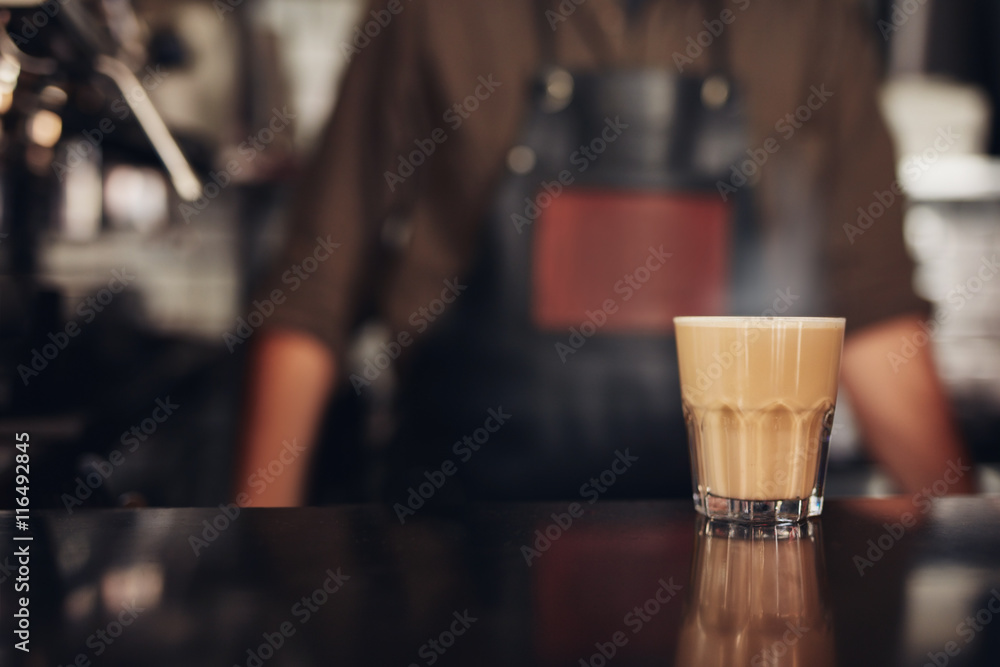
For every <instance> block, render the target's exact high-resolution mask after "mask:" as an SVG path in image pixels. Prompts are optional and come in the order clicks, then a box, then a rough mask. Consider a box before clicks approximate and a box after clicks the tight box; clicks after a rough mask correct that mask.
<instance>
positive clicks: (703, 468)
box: [674, 317, 844, 523]
mask: <svg viewBox="0 0 1000 667" xmlns="http://www.w3.org/2000/svg"><path fill="white" fill-rule="evenodd" d="M674 326H675V330H676V337H677V354H678V358H679V361H680V377H681V398H682V401H683V404H684V419H685V421H686V422H687V429H688V440H689V446H690V448H691V467H692V475H693V478H694V480H693V481H694V503H695V508H696V509H697V510H698V511H699V512H701V513H702V514H705V515H706V516H708V517H710V518H715V519H727V520H735V521H741V522H749V523H775V522H787V521H802V520H804V519H806V518H808V517H810V516H817V515H819V514H820V512H821V511H822V509H823V484H824V481H825V478H826V463H827V454H828V452H829V442H830V429H831V427H832V426H833V410H834V405H835V404H836V402H837V381H838V375H839V373H840V353H841V349H842V347H843V341H844V320H843V319H842V318H813V317H773V318H772V317H677V318H674Z"/></svg>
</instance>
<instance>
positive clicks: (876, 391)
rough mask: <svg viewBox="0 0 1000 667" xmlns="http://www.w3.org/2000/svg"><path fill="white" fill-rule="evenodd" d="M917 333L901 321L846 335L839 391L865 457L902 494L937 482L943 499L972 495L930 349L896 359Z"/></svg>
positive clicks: (966, 460)
mask: <svg viewBox="0 0 1000 667" xmlns="http://www.w3.org/2000/svg"><path fill="white" fill-rule="evenodd" d="M922 331H923V330H922V329H921V328H920V327H919V319H918V318H917V317H902V318H897V319H893V320H890V321H888V322H885V323H882V324H878V325H876V326H872V327H869V328H866V329H863V330H862V331H860V332H858V333H856V334H852V335H851V336H850V337H849V338H848V339H847V341H845V344H844V356H843V364H842V378H843V385H844V388H845V389H846V390H847V392H848V395H849V398H850V399H851V406H852V408H853V409H854V414H855V416H856V418H857V421H858V423H859V425H860V426H861V431H862V435H863V437H864V440H865V443H866V444H867V445H868V446H869V449H870V452H871V454H872V456H873V458H875V459H876V460H877V461H879V462H881V463H882V464H883V465H884V466H885V468H886V469H887V471H888V472H889V474H890V475H891V476H892V477H893V479H894V480H895V481H896V483H897V484H899V486H900V487H901V489H902V490H903V491H905V492H908V493H917V492H920V491H922V490H924V489H927V488H930V487H931V486H932V485H934V483H935V482H939V480H943V481H944V483H945V484H946V485H947V487H948V492H949V493H969V492H973V491H974V490H975V478H974V474H973V471H971V470H965V467H968V466H971V465H972V459H971V457H970V456H969V453H968V451H967V450H966V448H965V446H964V444H963V443H962V441H961V438H960V436H959V434H958V431H957V429H956V427H955V423H954V420H953V418H952V415H951V410H950V407H949V404H948V400H947V397H946V395H945V393H944V389H943V387H942V385H941V382H940V380H939V379H938V375H937V370H936V368H935V367H934V360H933V357H932V354H931V349H930V345H925V346H923V347H919V348H916V350H917V351H916V354H915V355H912V356H911V357H909V358H907V357H905V356H903V353H902V346H903V340H904V339H905V340H913V335H914V333H916V332H922ZM908 350H909V348H908ZM893 354H895V355H896V356H891V355H893ZM941 486H942V485H941V484H940V483H939V484H938V488H939V489H940V488H941Z"/></svg>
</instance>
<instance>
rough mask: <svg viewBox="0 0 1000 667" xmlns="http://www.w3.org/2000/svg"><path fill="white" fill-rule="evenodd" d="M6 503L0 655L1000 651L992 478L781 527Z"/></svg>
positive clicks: (397, 658)
mask: <svg viewBox="0 0 1000 667" xmlns="http://www.w3.org/2000/svg"><path fill="white" fill-rule="evenodd" d="M237 510H238V513H237ZM0 517H2V519H3V520H2V521H0V544H2V545H3V547H2V550H0V554H3V556H2V557H0V600H2V602H0V607H2V608H3V614H2V618H0V630H2V636H3V637H4V640H3V642H2V645H0V664H3V665H16V664H24V665H81V666H85V665H109V666H110V665H130V666H131V665H148V666H156V665H218V666H220V667H230V666H233V665H240V666H245V667H263V666H265V665H266V666H267V667H273V666H279V665H282V666H283V665H331V664H336V665H399V666H401V667H408V666H410V665H418V666H423V665H427V666H429V665H553V666H560V665H566V666H578V665H585V666H586V665H591V666H593V667H600V666H602V665H609V666H610V665H614V666H618V665H620V666H627V665H664V666H665V665H720V666H722V665H727V666H728V665H751V666H754V667H756V666H757V665H816V666H824V665H852V666H853V665H879V666H881V667H886V666H892V665H907V666H908V665H914V666H921V665H925V664H928V665H936V666H938V667H940V666H942V665H998V664H1000V498H998V497H968V498H946V499H935V500H933V501H932V500H931V499H929V498H927V497H912V498H911V497H899V498H888V499H878V500H875V499H864V500H861V499H859V500H835V501H828V503H827V506H826V509H825V511H824V515H823V517H822V518H821V519H819V520H814V521H811V522H809V523H807V524H803V525H802V526H800V527H797V528H793V529H789V530H779V531H773V530H756V529H754V530H748V529H743V528H738V527H734V526H732V525H728V524H713V523H707V522H705V521H703V520H701V519H699V518H698V517H697V515H696V514H695V513H694V510H693V509H692V507H691V503H690V502H677V501H672V502H671V501H663V502H604V501H601V502H597V503H594V504H588V503H587V502H586V501H581V502H579V503H569V502H566V503H545V504H496V505H470V506H467V507H463V508H457V509H454V510H452V511H450V512H449V511H444V512H442V511H441V510H436V511H431V510H430V509H429V508H423V509H421V510H418V511H416V512H415V513H414V514H413V515H410V514H404V515H403V516H402V520H401V519H400V516H399V515H397V513H396V512H395V511H393V509H392V508H391V507H384V506H376V505H370V506H342V507H330V508H309V509H292V510H273V509H238V508H236V507H235V506H233V507H230V508H223V509H220V508H215V509H140V510H95V511H76V512H74V513H73V514H72V515H69V514H67V513H66V512H61V511H52V512H42V513H36V514H34V515H33V516H32V517H31V529H32V530H31V536H32V537H33V539H32V540H31V541H25V540H21V541H14V540H13V539H12V538H13V537H14V536H15V535H14V533H15V531H14V526H13V522H14V516H13V513H11V512H0ZM16 535H17V536H27V535H28V533H23V532H16ZM25 544H28V545H30V548H29V551H30V566H29V567H30V573H29V574H28V577H29V584H30V589H29V595H30V604H29V609H30V619H31V621H30V644H29V647H30V653H27V654H26V653H23V652H21V651H18V650H15V649H14V648H13V644H14V642H15V641H17V637H16V636H15V635H14V629H15V628H14V626H13V623H14V622H15V620H14V618H13V615H12V614H13V611H14V609H15V606H14V605H15V604H16V602H17V597H18V596H20V595H22V593H15V592H14V585H15V583H16V582H17V579H18V576H19V573H18V568H19V565H18V559H17V557H16V556H15V555H13V554H14V550H15V548H17V549H21V548H22V547H23V546H24V545H25ZM22 574H23V573H22Z"/></svg>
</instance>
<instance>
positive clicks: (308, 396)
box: [235, 331, 336, 507]
mask: <svg viewBox="0 0 1000 667" xmlns="http://www.w3.org/2000/svg"><path fill="white" fill-rule="evenodd" d="M258 335H259V336H260V340H258V341H256V345H255V347H254V349H253V351H252V352H251V360H250V368H249V369H248V370H249V374H248V390H247V397H246V403H245V410H244V424H243V435H242V437H241V443H240V445H241V449H240V451H239V452H238V456H239V459H238V464H237V477H236V491H235V497H236V499H237V500H239V499H240V498H241V497H242V498H243V499H244V500H247V499H249V500H248V502H246V504H248V505H252V506H254V507H289V506H296V505H301V504H303V503H304V502H305V493H306V486H307V482H308V471H309V464H310V460H311V458H312V452H313V449H314V446H315V440H316V436H317V431H318V428H319V424H320V423H321V421H322V417H323V411H324V409H325V407H326V402H327V398H328V396H329V393H330V389H331V387H332V385H333V380H334V377H335V375H336V361H335V359H334V356H333V354H332V353H331V352H330V351H329V350H328V349H327V348H326V347H325V346H324V345H323V344H322V343H321V342H320V341H318V340H317V339H315V338H313V337H312V336H309V335H308V334H302V333H298V332H293V331H262V332H261V333H260V334H258Z"/></svg>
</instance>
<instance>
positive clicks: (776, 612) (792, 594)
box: [677, 519, 836, 667]
mask: <svg viewBox="0 0 1000 667" xmlns="http://www.w3.org/2000/svg"><path fill="white" fill-rule="evenodd" d="M828 597H829V596H828V594H827V584H826V569H825V567H824V564H823V540H822V534H821V530H820V525H819V524H818V523H813V522H811V521H810V522H807V523H804V524H801V525H779V526H745V525H738V524H726V523H717V522H711V521H708V520H704V519H702V520H699V522H698V529H697V533H696V543H695V554H694V563H693V565H692V571H691V585H690V587H689V589H688V600H687V603H686V607H685V613H684V624H683V626H682V628H681V636H680V643H679V647H678V651H677V664H679V665H698V666H701V665H720V666H727V667H728V666H729V665H750V667H763V666H765V665H768V666H770V665H810V666H811V667H812V666H823V665H833V664H834V663H835V662H836V661H835V658H834V641H833V640H834V637H833V623H832V613H831V611H830V607H829V600H828Z"/></svg>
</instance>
